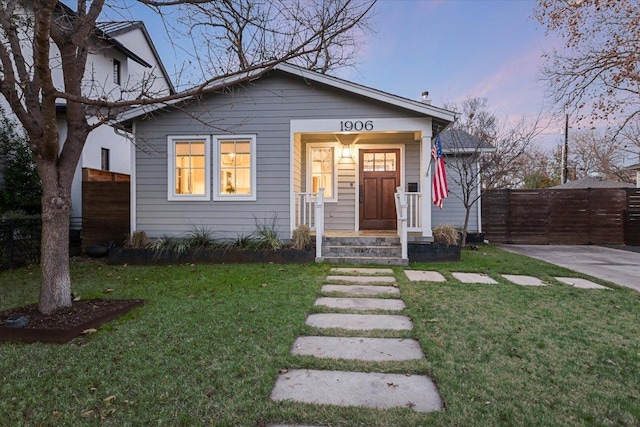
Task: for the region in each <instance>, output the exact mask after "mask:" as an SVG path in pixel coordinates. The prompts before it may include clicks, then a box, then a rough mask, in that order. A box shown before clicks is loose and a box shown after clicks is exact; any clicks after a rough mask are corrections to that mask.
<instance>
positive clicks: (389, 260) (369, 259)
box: [322, 236, 407, 265]
mask: <svg viewBox="0 0 640 427" xmlns="http://www.w3.org/2000/svg"><path fill="white" fill-rule="evenodd" d="M322 260H323V261H324V262H327V263H335V264H379V265H407V260H403V259H402V246H401V245H400V238H399V237H397V236H350V237H335V236H325V237H324V238H323V245H322Z"/></svg>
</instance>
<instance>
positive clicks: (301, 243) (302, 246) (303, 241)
mask: <svg viewBox="0 0 640 427" xmlns="http://www.w3.org/2000/svg"><path fill="white" fill-rule="evenodd" d="M291 238H292V245H291V247H292V248H293V249H298V250H301V251H306V250H307V249H309V248H310V247H311V229H310V228H309V227H308V226H307V225H305V224H301V225H299V226H298V228H296V229H295V230H293V235H292V236H291Z"/></svg>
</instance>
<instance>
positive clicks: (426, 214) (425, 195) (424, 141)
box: [420, 127, 432, 237]
mask: <svg viewBox="0 0 640 427" xmlns="http://www.w3.org/2000/svg"><path fill="white" fill-rule="evenodd" d="M431 135H432V134H431V127H429V128H428V129H424V130H423V131H422V138H421V140H420V177H421V178H420V179H421V183H420V192H421V193H422V206H421V209H420V212H421V213H422V236H423V237H432V233H431Z"/></svg>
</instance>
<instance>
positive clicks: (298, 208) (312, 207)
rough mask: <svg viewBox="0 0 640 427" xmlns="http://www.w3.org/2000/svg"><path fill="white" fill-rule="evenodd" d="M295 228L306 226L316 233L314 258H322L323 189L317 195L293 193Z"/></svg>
mask: <svg viewBox="0 0 640 427" xmlns="http://www.w3.org/2000/svg"><path fill="white" fill-rule="evenodd" d="M294 197H295V227H296V228H298V227H299V226H300V225H306V226H307V227H309V229H311V231H315V233H316V258H317V259H320V258H322V236H323V235H324V188H321V189H320V191H319V192H317V193H295V194H294Z"/></svg>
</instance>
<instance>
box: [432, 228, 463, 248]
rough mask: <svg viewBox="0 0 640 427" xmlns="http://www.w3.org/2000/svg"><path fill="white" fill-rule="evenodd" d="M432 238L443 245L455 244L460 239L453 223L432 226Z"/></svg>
mask: <svg viewBox="0 0 640 427" xmlns="http://www.w3.org/2000/svg"><path fill="white" fill-rule="evenodd" d="M432 231H433V240H434V241H435V242H436V243H442V244H443V245H448V246H452V245H457V244H458V243H459V241H460V231H458V230H457V229H456V228H455V227H454V226H453V225H449V224H443V225H438V226H437V227H434V228H433V230H432Z"/></svg>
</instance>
